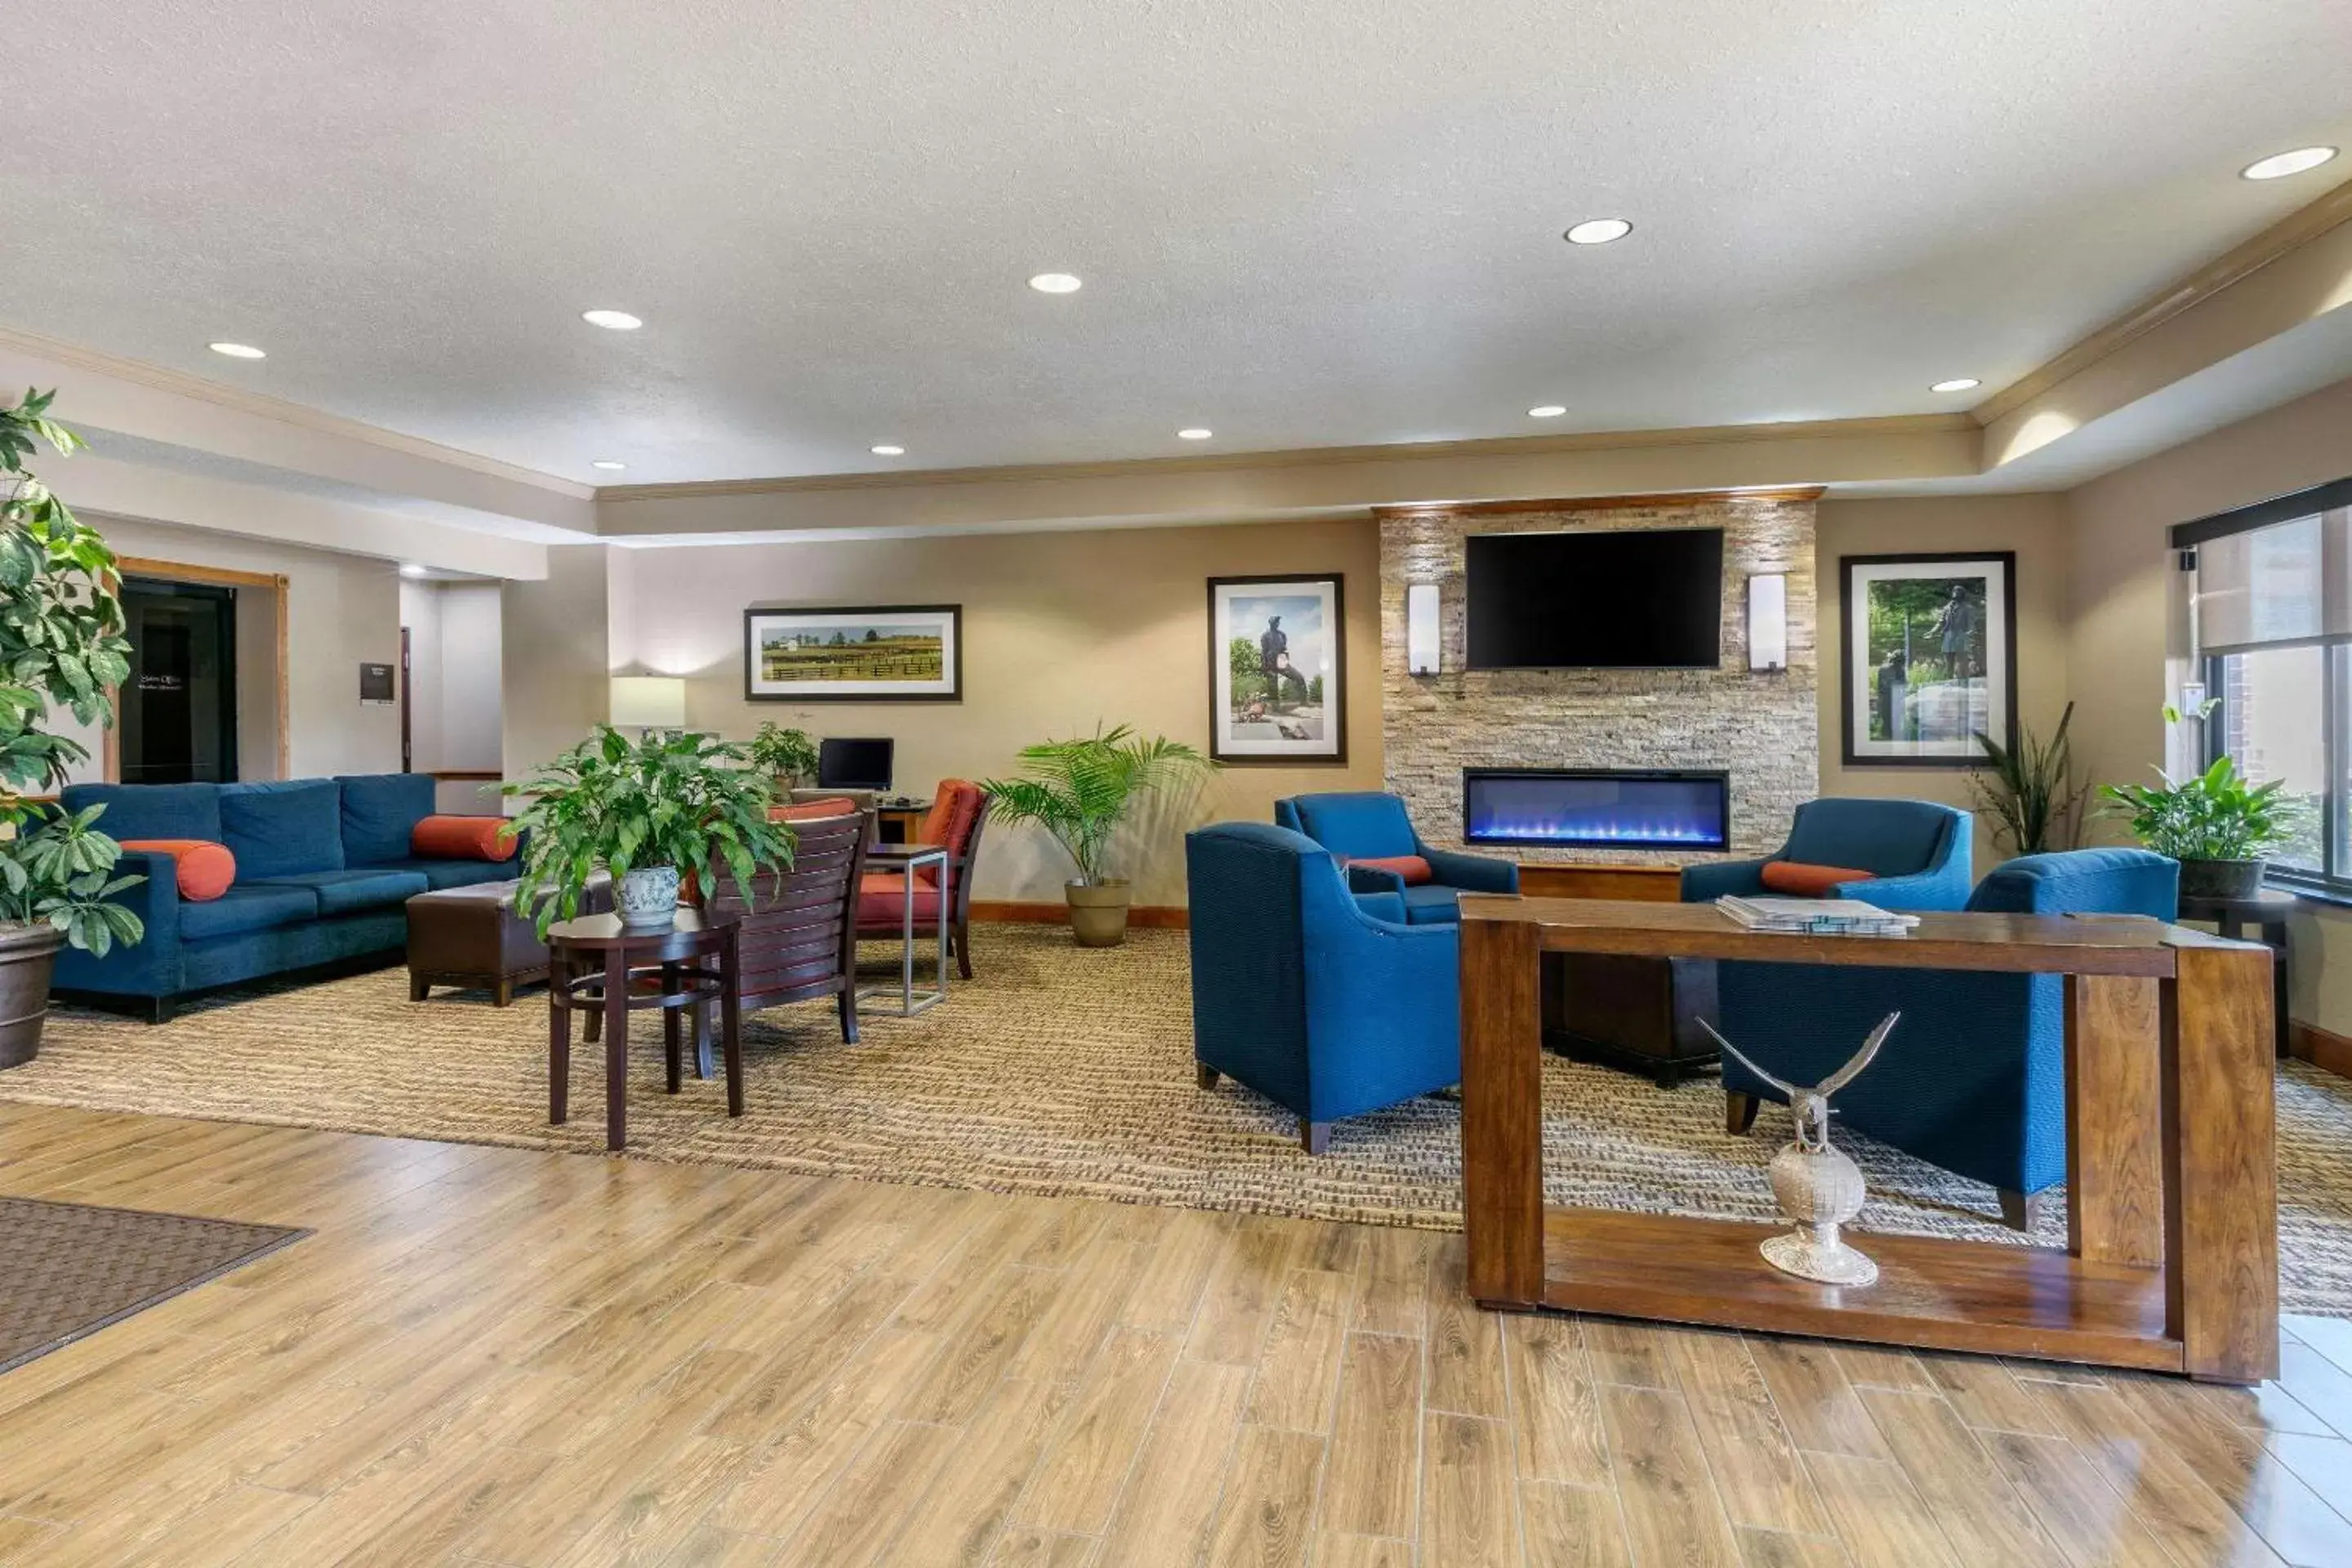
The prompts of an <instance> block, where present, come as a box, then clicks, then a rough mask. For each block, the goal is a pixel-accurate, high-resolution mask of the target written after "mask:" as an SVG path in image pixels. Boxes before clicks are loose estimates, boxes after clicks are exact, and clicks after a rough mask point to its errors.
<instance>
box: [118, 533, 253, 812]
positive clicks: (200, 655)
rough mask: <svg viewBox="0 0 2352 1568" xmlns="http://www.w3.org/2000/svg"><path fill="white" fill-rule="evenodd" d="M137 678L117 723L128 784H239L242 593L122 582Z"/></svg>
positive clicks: (127, 689) (129, 684)
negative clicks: (238, 669)
mask: <svg viewBox="0 0 2352 1568" xmlns="http://www.w3.org/2000/svg"><path fill="white" fill-rule="evenodd" d="M122 615H123V619H124V621H125V623H126V631H127V634H128V636H129V637H130V638H131V679H129V680H128V681H126V682H124V683H123V688H122V691H121V718H120V721H119V723H118V733H119V735H120V737H121V739H120V752H119V755H120V759H121V775H122V782H123V783H125V784H198V783H204V784H227V783H231V782H233V781H234V780H235V779H236V590H235V589H234V588H218V587H214V586H211V585H210V584H201V583H163V582H155V581H152V580H150V579H147V578H141V577H131V578H126V579H125V580H124V581H123V584H122Z"/></svg>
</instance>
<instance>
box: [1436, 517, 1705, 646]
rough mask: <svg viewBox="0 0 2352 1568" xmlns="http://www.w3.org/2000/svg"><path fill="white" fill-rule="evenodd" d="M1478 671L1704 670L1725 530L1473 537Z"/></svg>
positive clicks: (1472, 621) (1473, 634)
mask: <svg viewBox="0 0 2352 1568" xmlns="http://www.w3.org/2000/svg"><path fill="white" fill-rule="evenodd" d="M1467 553H1468V575H1469V596H1468V605H1467V606H1466V607H1467V611H1468V621H1469V645H1470V646H1469V654H1470V668H1473V669H1696V668H1706V669H1711V668H1715V667H1716V666H1717V665H1718V664H1720V663H1721V662H1722V661H1723V530H1721V529H1719V528H1673V529H1653V530H1635V529H1610V530H1607V531H1601V532H1593V533H1474V534H1472V535H1471V536H1470V538H1469V541H1468V543H1467Z"/></svg>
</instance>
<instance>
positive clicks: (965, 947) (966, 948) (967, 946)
mask: <svg viewBox="0 0 2352 1568" xmlns="http://www.w3.org/2000/svg"><path fill="white" fill-rule="evenodd" d="M954 945H955V960H956V973H958V974H960V975H961V976H962V977H963V978H964V979H966V980H969V979H971V925H970V923H969V922H967V921H964V920H963V919H961V917H959V918H958V919H957V921H956V922H955V943H954Z"/></svg>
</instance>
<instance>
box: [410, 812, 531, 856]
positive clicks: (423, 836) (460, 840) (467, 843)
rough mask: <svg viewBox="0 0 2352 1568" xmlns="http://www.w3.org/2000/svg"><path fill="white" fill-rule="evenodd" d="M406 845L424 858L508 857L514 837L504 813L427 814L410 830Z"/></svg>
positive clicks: (512, 851) (511, 851)
mask: <svg viewBox="0 0 2352 1568" xmlns="http://www.w3.org/2000/svg"><path fill="white" fill-rule="evenodd" d="M408 848H409V852H410V853H411V854H413V855H415V856H416V857H417V858H419V859H423V860H511V859H513V858H514V852H515V840H514V839H513V838H512V837H509V835H508V833H507V819H506V818H505V817H503V816H427V817H425V818H423V819H421V820H420V821H419V822H418V823H417V824H416V826H415V827H413V828H411V829H410V830H409V834H408Z"/></svg>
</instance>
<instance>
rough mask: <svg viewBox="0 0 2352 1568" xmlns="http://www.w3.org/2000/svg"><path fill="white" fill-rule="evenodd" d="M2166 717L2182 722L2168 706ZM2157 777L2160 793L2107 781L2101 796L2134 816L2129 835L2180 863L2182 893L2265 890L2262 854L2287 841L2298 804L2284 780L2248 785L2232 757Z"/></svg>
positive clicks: (2245, 895) (2247, 895)
mask: <svg viewBox="0 0 2352 1568" xmlns="http://www.w3.org/2000/svg"><path fill="white" fill-rule="evenodd" d="M2213 707H2214V704H2212V703H2210V702H2208V703H2207V704H2205V706H2204V707H2203V708H2201V709H2200V710H2198V715H2197V716H2198V717H2199V718H2200V719H2201V718H2203V717H2204V716H2205V715H2206V714H2207V713H2210V711H2212V710H2213ZM2164 717H2165V720H2166V721H2167V722H2168V723H2174V724H2178V723H2179V721H2180V717H2181V716H2180V710H2179V709H2177V708H2174V707H2172V706H2171V705H2170V704H2167V705H2166V707H2165V710H2164ZM2156 773H2157V777H2158V778H2159V779H2161V780H2163V781H2164V782H2163V785H2162V787H2160V788H2159V787H2158V786H2156V785H2153V784H2103V785H2101V786H2100V789H2099V794H2100V795H2102V796H2103V797H2105V801H2106V803H2107V805H2108V807H2109V809H2111V810H2114V811H2117V812H2120V813H2122V814H2124V815H2126V816H2129V818H2130V819H2131V831H2132V837H2135V838H2137V839H2138V840H2139V841H2140V843H2141V844H2143V845H2145V846H2146V847H2148V848H2150V849H2153V850H2155V851H2156V852H2157V853H2158V854H2159V855H2169V856H2171V857H2172V858H2174V859H2176V860H2178V861H2179V862H2180V896H2181V897H2182V898H2207V899H2251V898H2252V897H2253V896H2254V895H2255V894H2256V893H2258V892H2260V891H2261V890H2262V886H2263V868H2265V867H2266V866H2267V865H2268V864H2269V862H2268V861H2267V860H2266V859H2265V858H2264V857H2263V850H2265V849H2268V848H2269V847H2271V846H2272V845H2273V844H2276V843H2277V842H2278V841H2279V840H2280V839H2282V838H2284V837H2286V836H2287V834H2288V832H2289V830H2290V828H2291V826H2292V825H2293V818H2294V803H2293V802H2290V801H2287V800H2283V799H2281V798H2280V791H2281V790H2282V789H2284V787H2285V784H2286V781H2285V780H2284V779H2273V780H2272V781H2271V782H2270V783H2268V784H2249V783H2248V782H2247V781H2246V779H2245V777H2244V776H2243V775H2242V774H2241V773H2239V772H2238V768H2237V764H2236V763H2233V762H2231V760H2230V759H2229V758H2228V757H2227V756H2222V757H2217V758H2215V759H2214V762H2213V765H2212V766H2210V767H2209V768H2207V769H2206V770H2205V771H2204V772H2203V773H2191V774H2190V775H2189V777H2187V778H2185V779H2175V778H2174V777H2173V776H2172V775H2171V774H2170V773H2166V772H2165V771H2164V770H2163V769H2162V768H2158V769H2157V770H2156Z"/></svg>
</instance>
